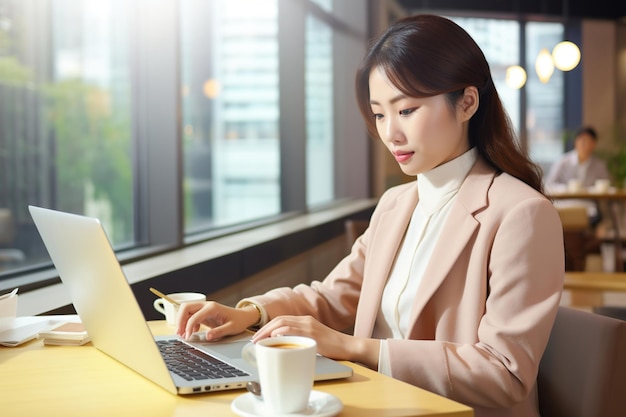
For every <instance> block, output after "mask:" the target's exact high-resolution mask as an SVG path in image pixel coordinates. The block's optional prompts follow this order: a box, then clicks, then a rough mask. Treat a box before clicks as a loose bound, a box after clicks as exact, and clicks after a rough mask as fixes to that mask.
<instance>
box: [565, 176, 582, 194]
mask: <svg viewBox="0 0 626 417" xmlns="http://www.w3.org/2000/svg"><path fill="white" fill-rule="evenodd" d="M582 189H583V183H582V182H581V181H580V180H575V179H574V180H569V181H568V182H567V191H569V192H570V193H577V192H579V191H581V190H582Z"/></svg>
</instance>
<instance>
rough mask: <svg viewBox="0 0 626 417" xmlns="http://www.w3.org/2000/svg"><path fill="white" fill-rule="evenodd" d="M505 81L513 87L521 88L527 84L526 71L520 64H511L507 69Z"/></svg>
mask: <svg viewBox="0 0 626 417" xmlns="http://www.w3.org/2000/svg"><path fill="white" fill-rule="evenodd" d="M504 82H505V83H506V85H508V86H509V87H511V88H514V89H516V90H517V89H520V88H522V87H523V86H524V84H526V71H525V70H524V68H522V67H520V66H519V65H511V66H510V67H508V68H507V69H506V76H505V79H504Z"/></svg>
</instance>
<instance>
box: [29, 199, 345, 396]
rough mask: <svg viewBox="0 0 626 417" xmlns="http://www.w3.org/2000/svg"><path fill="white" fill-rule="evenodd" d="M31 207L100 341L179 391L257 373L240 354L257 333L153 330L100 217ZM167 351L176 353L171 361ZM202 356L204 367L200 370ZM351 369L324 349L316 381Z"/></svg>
mask: <svg viewBox="0 0 626 417" xmlns="http://www.w3.org/2000/svg"><path fill="white" fill-rule="evenodd" d="M29 210H30V213H31V216H32V217H33V220H34V222H35V225H36V227H37V230H38V231H39V234H40V235H41V238H42V239H43V242H44V244H45V246H46V249H47V250H48V252H49V254H50V257H51V259H52V262H53V263H54V266H55V267H56V269H57V272H58V273H59V276H60V278H61V281H62V282H63V284H64V286H65V287H66V288H67V290H68V291H69V294H70V297H71V300H72V302H73V304H74V308H75V309H76V312H77V313H78V315H79V316H80V319H81V321H82V323H83V324H84V326H85V329H86V330H87V333H88V334H89V337H90V338H91V341H92V343H93V345H94V346H95V347H96V348H97V349H99V350H101V351H102V352H104V353H106V354H107V355H109V356H111V357H113V358H114V359H116V360H118V361H119V362H121V363H123V364H124V365H126V366H127V367H129V368H131V369H133V370H134V371H135V372H137V373H139V374H140V375H142V376H144V377H145V378H147V379H149V380H150V381H152V382H154V383H156V384H158V385H159V386H161V387H163V388H164V389H166V390H167V391H169V392H171V393H174V394H194V393H201V392H208V391H221V390H229V389H240V388H243V387H245V384H246V382H248V381H251V380H256V381H258V373H257V371H256V369H255V368H254V367H253V366H252V365H250V364H249V363H248V362H246V361H245V360H244V359H243V358H242V356H241V349H242V348H243V346H245V344H246V343H249V341H250V334H246V333H244V334H242V335H239V336H235V337H230V338H227V339H223V340H222V341H220V342H203V341H202V340H197V341H191V342H186V341H183V340H181V339H180V338H178V337H177V336H174V335H172V336H156V337H155V336H153V335H152V333H151V332H150V329H149V327H148V324H147V323H146V321H145V319H144V316H143V313H142V312H141V309H140V307H139V304H138V303H137V300H136V299H135V296H134V294H133V292H132V289H131V287H130V285H129V283H128V280H127V279H126V276H125V275H124V271H123V270H122V268H121V266H120V264H119V262H118V260H117V258H116V256H115V252H114V251H113V248H112V247H111V244H110V242H109V239H108V236H107V234H106V232H105V230H104V228H103V227H102V225H101V223H100V221H99V220H98V219H96V218H91V217H86V216H80V215H75V214H70V213H64V212H60V211H55V210H50V209H45V208H41V207H35V206H29ZM166 353H168V354H173V355H176V356H177V358H176V359H167V362H166V360H165V359H164V357H163V354H166ZM181 355H186V356H187V358H181ZM198 363H199V368H200V369H199V371H193V369H192V368H193V367H194V366H198ZM174 367H183V368H185V369H184V370H180V369H178V370H177V371H174V370H172V368H174ZM215 368H219V369H218V370H215ZM209 370H210V371H209ZM222 371H223V372H222ZM220 372H221V373H222V374H223V375H219V373H220ZM351 375H352V368H350V367H349V366H346V365H344V364H341V363H339V362H336V361H333V360H331V359H328V358H325V357H322V356H319V355H318V359H317V369H316V377H315V379H316V380H317V381H321V380H328V379H338V378H345V377H349V376H351Z"/></svg>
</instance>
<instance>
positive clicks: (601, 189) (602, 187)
mask: <svg viewBox="0 0 626 417" xmlns="http://www.w3.org/2000/svg"><path fill="white" fill-rule="evenodd" d="M594 185H595V190H596V192H598V193H606V192H608V191H609V188H610V187H611V181H610V180H607V179H597V180H596V183H595V184H594Z"/></svg>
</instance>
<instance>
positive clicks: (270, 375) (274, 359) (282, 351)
mask: <svg viewBox="0 0 626 417" xmlns="http://www.w3.org/2000/svg"><path fill="white" fill-rule="evenodd" d="M242 355H243V357H244V359H246V360H247V361H248V362H250V363H251V364H253V365H255V366H256V367H257V368H258V370H259V382H260V384H261V393H262V395H263V401H264V402H265V405H266V407H267V411H268V412H269V413H271V415H274V414H288V413H298V412H302V411H304V410H306V408H307V406H308V403H309V397H310V395H311V389H312V388H313V380H314V378H315V362H316V356H317V343H316V342H315V340H313V339H311V338H309V337H302V336H278V337H270V338H267V339H263V340H260V341H258V342H256V343H249V344H247V345H246V346H244V348H243V351H242Z"/></svg>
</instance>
